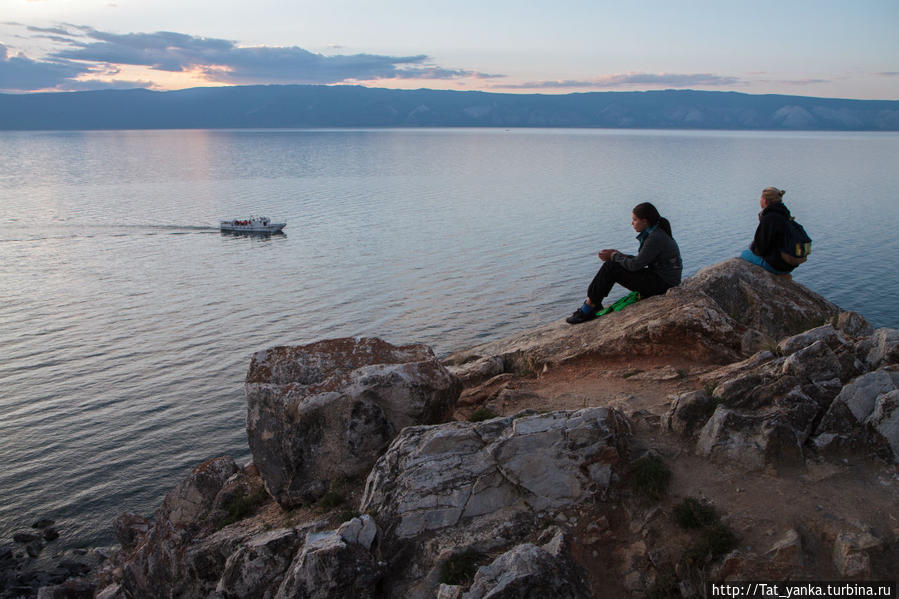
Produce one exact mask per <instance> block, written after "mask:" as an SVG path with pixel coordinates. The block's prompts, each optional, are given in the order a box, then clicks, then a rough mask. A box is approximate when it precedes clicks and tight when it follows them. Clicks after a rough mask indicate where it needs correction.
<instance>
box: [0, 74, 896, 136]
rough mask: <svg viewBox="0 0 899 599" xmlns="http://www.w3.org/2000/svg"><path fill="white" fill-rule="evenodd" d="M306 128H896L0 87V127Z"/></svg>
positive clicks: (512, 106)
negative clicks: (27, 91)
mask: <svg viewBox="0 0 899 599" xmlns="http://www.w3.org/2000/svg"><path fill="white" fill-rule="evenodd" d="M305 127H608V128H635V129H785V130H837V131H897V130H899V101H888V100H841V99H830V98H811V97H804V96H779V95H750V94H741V93H736V92H709V91H690V90H665V91H647V92H596V93H582V94H567V95H540V94H526V95H524V94H498V93H487V92H458V91H442V90H427V89H421V90H388V89H374V88H366V87H358V86H318V85H309V86H307V85H271V86H246V87H215V88H193V89H185V90H178V91H167V92H154V91H148V90H143V89H135V90H106V91H92V92H62V93H43V94H0V130H16V129H19V130H36V129H44V130H47V129H51V130H52V129H209V128H305Z"/></svg>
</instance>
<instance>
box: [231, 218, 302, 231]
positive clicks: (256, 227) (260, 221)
mask: <svg viewBox="0 0 899 599" xmlns="http://www.w3.org/2000/svg"><path fill="white" fill-rule="evenodd" d="M286 226H287V223H273V222H272V221H271V219H270V218H269V217H267V216H251V217H250V218H243V219H242V218H238V219H234V220H223V221H220V228H221V230H222V231H229V232H232V233H280V232H281V229H283V228H284V227H286Z"/></svg>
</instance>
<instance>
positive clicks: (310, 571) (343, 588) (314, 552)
mask: <svg viewBox="0 0 899 599" xmlns="http://www.w3.org/2000/svg"><path fill="white" fill-rule="evenodd" d="M382 576H383V572H382V569H381V567H380V566H379V565H378V562H377V561H376V560H375V559H374V557H373V556H372V554H371V553H370V552H369V551H368V549H367V548H365V547H364V546H362V545H360V544H358V543H352V542H350V543H348V542H347V541H346V540H345V539H344V538H343V536H342V535H341V534H340V533H339V532H338V531H334V530H332V531H328V532H323V533H309V534H308V535H306V542H305V543H304V544H303V547H302V549H301V550H300V551H299V552H298V553H297V554H296V557H294V559H293V562H292V563H291V564H290V567H289V568H288V570H287V573H286V574H285V575H284V582H282V583H281V586H280V587H279V588H278V591H277V593H275V599H292V598H293V597H303V598H304V599H338V598H343V597H353V598H356V599H369V598H370V599H375V598H376V597H379V596H380V593H379V590H378V581H379V580H380V579H381V577H382Z"/></svg>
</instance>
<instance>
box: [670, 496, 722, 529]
mask: <svg viewBox="0 0 899 599" xmlns="http://www.w3.org/2000/svg"><path fill="white" fill-rule="evenodd" d="M674 521H675V522H677V525H678V526H680V527H681V528H702V527H703V526H709V525H712V524H715V523H716V522H718V512H717V511H716V510H715V508H714V507H713V506H711V505H707V504H704V503H702V502H701V501H699V500H698V499H696V498H694V497H687V498H686V499H684V500H683V501H681V502H680V503H678V504H677V505H676V506H674Z"/></svg>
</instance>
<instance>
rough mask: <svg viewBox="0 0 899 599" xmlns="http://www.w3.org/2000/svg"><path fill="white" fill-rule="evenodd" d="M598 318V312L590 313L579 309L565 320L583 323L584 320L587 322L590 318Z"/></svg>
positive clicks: (572, 322) (569, 322)
mask: <svg viewBox="0 0 899 599" xmlns="http://www.w3.org/2000/svg"><path fill="white" fill-rule="evenodd" d="M594 318H596V312H590V313H589V314H586V313H584V311H583V310H581V309H577V310H575V311H574V314H572V315H571V316H569V317H568V318H566V319H565V322H567V323H568V324H581V323H582V322H587V321H588V320H593V319H594Z"/></svg>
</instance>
